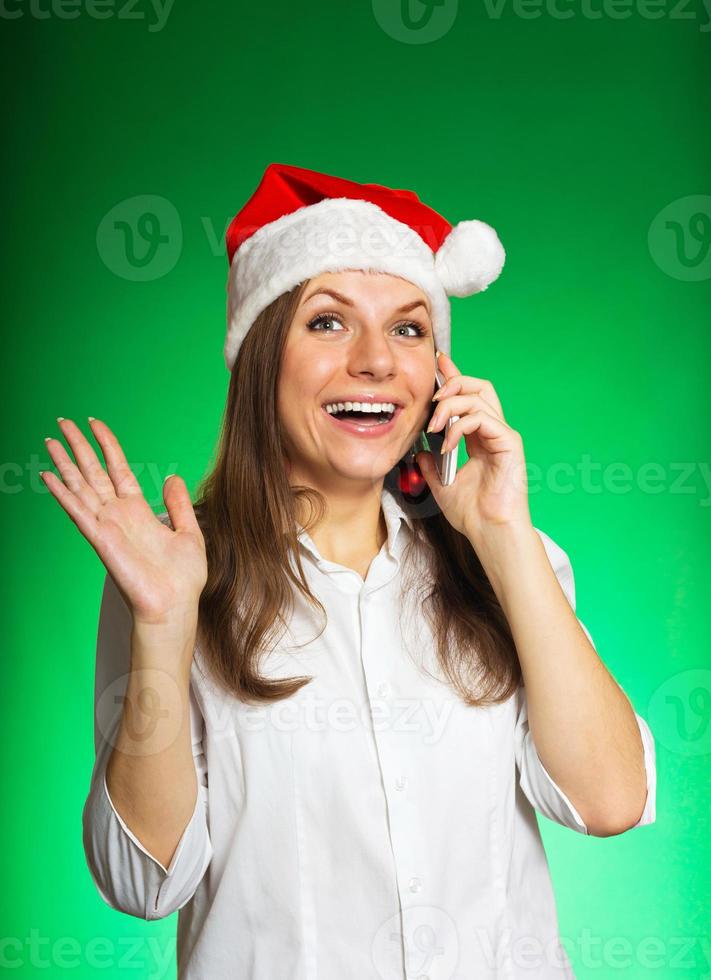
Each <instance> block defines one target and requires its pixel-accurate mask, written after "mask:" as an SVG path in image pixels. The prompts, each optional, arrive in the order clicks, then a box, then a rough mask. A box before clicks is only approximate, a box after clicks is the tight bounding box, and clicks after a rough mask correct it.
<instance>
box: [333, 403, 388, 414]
mask: <svg viewBox="0 0 711 980" xmlns="http://www.w3.org/2000/svg"><path fill="white" fill-rule="evenodd" d="M325 407H326V411H327V412H328V413H329V414H331V415H332V414H333V413H334V412H343V411H346V412H394V411H395V405H394V404H393V402H330V403H329V404H328V405H326V406H325Z"/></svg>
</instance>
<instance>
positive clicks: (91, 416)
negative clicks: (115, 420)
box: [87, 415, 96, 422]
mask: <svg viewBox="0 0 711 980" xmlns="http://www.w3.org/2000/svg"><path fill="white" fill-rule="evenodd" d="M87 418H88V419H89V421H90V422H96V419H95V418H94V416H93V415H87Z"/></svg>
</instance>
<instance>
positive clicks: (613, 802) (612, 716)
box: [472, 527, 646, 835]
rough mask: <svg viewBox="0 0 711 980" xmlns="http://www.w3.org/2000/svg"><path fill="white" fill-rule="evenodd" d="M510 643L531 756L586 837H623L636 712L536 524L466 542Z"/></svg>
mask: <svg viewBox="0 0 711 980" xmlns="http://www.w3.org/2000/svg"><path fill="white" fill-rule="evenodd" d="M472 545H473V546H474V547H475V550H476V552H477V554H478V556H479V559H480V560H481V562H482V565H483V567H484V570H485V571H486V573H487V575H488V577H489V580H490V582H491V584H492V587H493V588H494V591H495V592H496V595H497V597H498V599H499V602H500V603H501V606H502V608H503V610H504V613H505V615H506V618H507V620H508V623H509V626H510V628H511V632H512V635H513V638H514V642H515V644H516V649H517V652H518V656H519V661H520V663H521V670H522V674H523V680H524V684H525V688H526V697H527V702H528V719H529V726H530V730H531V734H532V737H533V741H534V744H535V746H536V751H537V752H538V755H539V757H540V759H541V761H542V763H543V765H544V766H545V768H546V769H547V770H548V772H549V773H550V775H551V777H552V778H553V779H554V780H555V782H556V783H557V784H558V785H559V786H560V787H561V789H562V790H563V791H564V792H565V793H566V795H567V796H568V797H569V798H570V800H571V801H572V802H573V804H574V806H576V808H577V809H578V811H579V812H580V814H581V816H582V817H583V819H584V820H585V822H586V824H587V826H588V828H589V830H590V833H592V834H599V835H606V834H613V833H621V832H622V831H623V830H625V829H626V828H627V827H630V826H632V825H634V824H635V823H636V822H637V820H638V819H639V817H640V815H641V813H642V809H643V806H644V802H645V798H646V777H645V768H644V754H643V748H642V741H641V737H640V734H639V728H638V725H637V721H636V718H635V714H634V709H633V708H632V705H631V704H630V702H629V700H628V698H627V697H626V695H625V693H624V692H623V691H622V690H621V688H620V687H619V685H618V684H617V682H616V681H615V679H614V678H613V677H612V676H611V675H610V673H609V672H608V670H607V668H606V667H605V665H604V663H603V662H602V660H600V658H599V657H598V655H597V652H596V651H595V648H594V647H593V646H592V644H591V643H590V641H589V640H588V638H587V636H586V635H585V632H584V631H583V629H582V628H581V626H580V623H579V622H578V620H577V617H576V615H575V612H574V611H573V609H572V608H571V606H570V604H569V602H568V600H567V598H566V596H565V593H564V592H563V590H562V588H561V586H560V583H559V582H558V579H557V577H556V574H555V572H554V570H553V568H552V567H551V564H550V562H549V560H548V556H547V554H546V551H545V547H544V545H543V542H542V541H541V539H540V537H539V535H538V534H537V532H536V530H535V528H533V527H530V528H523V529H518V530H511V529H510V528H502V529H499V530H497V531H495V532H492V533H491V535H489V537H488V538H487V539H486V540H480V541H476V542H474V541H472Z"/></svg>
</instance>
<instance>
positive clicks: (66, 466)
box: [45, 436, 101, 516]
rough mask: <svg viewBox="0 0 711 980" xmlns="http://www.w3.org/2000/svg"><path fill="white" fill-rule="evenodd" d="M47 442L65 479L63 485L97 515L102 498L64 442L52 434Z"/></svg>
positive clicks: (52, 456)
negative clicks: (91, 485) (89, 482)
mask: <svg viewBox="0 0 711 980" xmlns="http://www.w3.org/2000/svg"><path fill="white" fill-rule="evenodd" d="M45 443H46V445H47V452H48V453H49V455H50V456H51V458H52V462H53V463H54V465H55V466H56V467H57V470H58V471H59V474H60V476H61V478H62V480H63V481H64V482H63V484H62V485H63V486H64V487H66V488H67V490H68V491H70V492H71V493H73V494H74V495H75V496H76V497H77V498H78V499H79V500H81V503H82V504H83V505H84V506H85V507H86V508H87V509H88V510H90V511H91V512H92V514H94V515H95V516H96V515H97V514H98V512H99V508H100V507H101V500H100V499H99V497H98V496H97V494H96V493H95V491H94V489H93V487H90V486H89V484H88V483H87V482H86V480H85V479H84V475H83V473H82V472H81V470H80V469H79V467H78V466H77V465H76V463H75V462H74V460H73V459H72V458H71V456H70V455H69V453H68V452H67V450H66V449H65V448H64V445H63V443H61V442H60V441H59V439H55V438H54V437H52V436H48V437H47V438H46V439H45ZM48 472H51V471H48Z"/></svg>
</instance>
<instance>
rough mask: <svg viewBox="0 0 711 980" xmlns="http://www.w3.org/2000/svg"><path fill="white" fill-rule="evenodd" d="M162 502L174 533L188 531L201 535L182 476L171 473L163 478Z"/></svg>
mask: <svg viewBox="0 0 711 980" xmlns="http://www.w3.org/2000/svg"><path fill="white" fill-rule="evenodd" d="M163 500H164V501H165V506H166V510H167V511H168V515H169V517H170V523H171V524H172V525H173V530H174V531H183V532H185V531H190V532H192V533H195V532H199V533H200V534H202V531H201V529H200V525H199V524H198V519H197V517H196V515H195V511H194V509H193V505H192V502H191V500H190V494H189V493H188V488H187V486H186V484H185V480H183V478H182V476H178V474H177V473H171V474H170V476H167V477H166V478H165V480H164V481H163Z"/></svg>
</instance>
